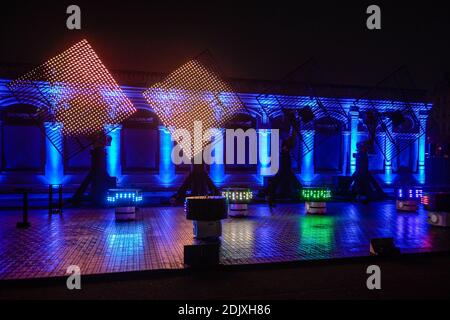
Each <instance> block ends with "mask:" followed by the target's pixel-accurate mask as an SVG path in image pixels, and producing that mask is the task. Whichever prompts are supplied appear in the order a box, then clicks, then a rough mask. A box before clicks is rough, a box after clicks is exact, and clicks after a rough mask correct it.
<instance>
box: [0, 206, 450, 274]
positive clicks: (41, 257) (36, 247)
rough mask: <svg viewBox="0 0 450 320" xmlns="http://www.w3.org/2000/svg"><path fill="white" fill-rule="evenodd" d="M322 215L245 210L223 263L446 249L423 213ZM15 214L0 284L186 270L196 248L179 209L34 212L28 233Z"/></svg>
mask: <svg viewBox="0 0 450 320" xmlns="http://www.w3.org/2000/svg"><path fill="white" fill-rule="evenodd" d="M328 211H329V213H328V214H326V215H324V216H311V215H306V214H305V210H304V205H303V204H296V205H292V204H285V205H278V206H277V207H276V208H274V209H273V210H272V211H270V210H269V208H268V207H267V206H265V205H253V206H250V216H249V217H246V218H229V219H227V220H224V222H223V237H222V241H221V262H222V263H223V264H248V263H263V262H281V261H291V260H313V259H328V258H342V257H351V256H365V255H368V248H369V241H370V239H371V238H374V237H394V238H395V241H396V244H397V245H398V246H399V247H400V248H401V250H402V251H403V252H423V251H442V250H448V249H450V230H449V229H445V228H438V227H431V226H429V225H428V224H427V223H426V212H425V211H423V210H422V209H420V210H419V212H418V213H398V212H397V211H396V210H395V204H394V202H391V201H390V202H380V203H372V204H369V205H362V204H351V203H350V204H349V203H330V204H328ZM20 214H21V213H20V211H13V212H11V211H0V239H1V243H0V279H14V278H35V277H51V276H62V275H65V273H66V269H67V267H68V266H69V265H78V266H79V267H80V268H81V272H82V273H83V274H94V273H110V272H125V271H132V270H133V271H134V270H151V269H173V268H183V267H184V265H183V246H184V245H185V244H189V243H192V242H193V238H192V223H191V222H190V221H187V220H186V219H185V217H184V213H183V208H182V207H161V208H143V209H141V210H140V211H139V213H138V219H137V220H136V221H134V222H115V220H114V212H113V209H101V210H92V209H67V210H65V211H64V213H63V215H61V216H60V215H53V216H51V217H49V216H48V215H47V212H46V211H45V210H37V211H31V213H30V222H31V224H32V226H31V227H30V228H29V229H26V230H20V229H16V227H15V224H16V222H17V221H18V220H20Z"/></svg>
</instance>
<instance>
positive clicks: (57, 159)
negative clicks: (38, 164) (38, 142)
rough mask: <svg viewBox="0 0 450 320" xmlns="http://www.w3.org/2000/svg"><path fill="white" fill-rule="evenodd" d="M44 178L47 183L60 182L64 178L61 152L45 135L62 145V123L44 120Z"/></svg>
mask: <svg viewBox="0 0 450 320" xmlns="http://www.w3.org/2000/svg"><path fill="white" fill-rule="evenodd" d="M44 128H45V135H46V137H45V178H46V180H47V182H48V183H49V184H61V183H62V182H63V178H64V162H63V157H62V155H61V153H60V152H59V151H58V149H57V148H56V147H55V146H54V145H53V143H52V142H51V141H50V139H48V138H47V136H50V137H52V140H53V141H59V142H60V143H61V146H63V136H62V125H61V124H60V123H54V122H45V123H44Z"/></svg>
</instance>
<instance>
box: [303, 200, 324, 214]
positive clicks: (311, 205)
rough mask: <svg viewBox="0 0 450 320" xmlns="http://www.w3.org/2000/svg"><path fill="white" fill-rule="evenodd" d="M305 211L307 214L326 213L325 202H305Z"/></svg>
mask: <svg viewBox="0 0 450 320" xmlns="http://www.w3.org/2000/svg"><path fill="white" fill-rule="evenodd" d="M305 208H306V213H309V214H325V213H327V203H326V202H311V201H310V202H305Z"/></svg>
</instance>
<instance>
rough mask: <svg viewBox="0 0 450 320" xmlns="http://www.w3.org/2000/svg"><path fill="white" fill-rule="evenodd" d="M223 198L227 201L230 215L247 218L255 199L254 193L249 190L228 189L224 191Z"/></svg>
mask: <svg viewBox="0 0 450 320" xmlns="http://www.w3.org/2000/svg"><path fill="white" fill-rule="evenodd" d="M222 196H223V197H225V198H226V199H227V202H228V204H229V206H228V215H230V216H245V215H247V214H248V206H247V204H248V203H250V202H251V201H252V199H253V192H252V190H250V189H249V188H227V189H224V190H222Z"/></svg>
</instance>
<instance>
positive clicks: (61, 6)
mask: <svg viewBox="0 0 450 320" xmlns="http://www.w3.org/2000/svg"><path fill="white" fill-rule="evenodd" d="M91 2H94V1H91ZM243 2H244V1H236V2H231V1H221V2H216V3H214V2H212V1H208V2H200V1H189V2H188V3H186V4H181V3H171V2H169V1H162V2H161V3H159V4H154V3H152V2H151V1H131V0H127V1H120V2H114V1H95V4H92V3H89V2H83V1H74V0H72V1H55V2H46V1H15V3H14V4H8V5H6V4H2V7H1V9H0V10H1V13H0V14H1V21H0V23H1V25H2V26H1V52H0V62H20V63H33V64H38V63H41V62H43V61H45V60H47V59H48V58H50V57H52V56H54V55H56V54H57V53H59V52H60V51H62V50H64V49H65V48H67V47H68V46H70V45H72V44H73V43H75V42H77V41H78V40H80V39H82V38H86V39H88V41H89V42H90V43H91V44H92V45H93V47H94V49H95V50H96V51H97V53H98V54H99V56H100V57H101V58H102V60H103V61H104V63H105V65H106V66H107V67H108V68H110V69H121V70H138V71H155V72H169V71H171V70H173V69H174V68H175V67H177V66H178V65H179V64H181V63H184V62H185V61H186V60H188V59H189V58H191V57H193V56H195V55H197V54H198V53H199V52H201V51H203V50H204V49H209V50H210V51H211V52H212V53H213V55H214V57H215V58H216V60H217V61H218V62H219V63H220V64H221V67H222V69H223V70H224V72H225V74H226V75H227V76H230V77H241V78H259V79H280V78H282V77H283V76H284V75H285V74H286V73H288V72H289V71H291V70H292V69H293V68H295V67H296V66H297V65H299V64H301V63H302V62H304V61H305V60H307V59H308V58H310V57H315V59H316V60H317V61H318V62H319V64H320V66H321V68H322V70H324V71H325V73H324V75H323V77H324V79H323V82H335V83H346V84H360V85H373V84H375V83H376V82H377V81H378V80H380V79H382V78H383V77H384V76H386V75H387V74H388V73H389V72H391V71H392V70H394V69H395V68H396V67H398V66H400V65H403V64H406V65H407V66H408V67H409V69H410V71H411V74H412V75H413V77H414V80H415V82H416V84H417V86H418V87H421V88H425V89H429V88H431V87H432V86H433V85H434V83H435V82H436V81H438V80H439V79H441V78H442V77H443V74H444V72H445V71H450V38H449V33H450V32H449V31H450V9H448V8H447V7H446V6H445V2H442V4H441V3H439V4H438V3H436V4H433V5H431V4H430V1H420V2H419V3H416V2H415V1H414V2H412V1H408V2H401V1H400V2H399V1H391V2H395V4H392V3H391V4H389V3H387V4H384V3H380V2H373V1H370V2H368V1H358V2H350V1H313V4H305V1H291V2H286V3H283V2H281V1H273V2H270V3H266V2H263V1H258V2H245V3H246V4H245V5H243V4H242V3H243ZM292 2H296V4H295V5H293V4H292ZM289 3H291V4H289ZM69 4H77V5H79V6H80V7H81V12H82V30H81V31H69V30H68V29H67V28H66V26H65V25H66V19H67V16H68V15H67V14H66V13H65V11H66V7H67V6H68V5H69ZM370 4H378V5H380V7H381V12H382V30H375V31H370V30H368V29H367V28H366V19H367V16H368V15H367V14H366V13H365V11H366V8H367V6H368V5H370Z"/></svg>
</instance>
